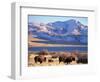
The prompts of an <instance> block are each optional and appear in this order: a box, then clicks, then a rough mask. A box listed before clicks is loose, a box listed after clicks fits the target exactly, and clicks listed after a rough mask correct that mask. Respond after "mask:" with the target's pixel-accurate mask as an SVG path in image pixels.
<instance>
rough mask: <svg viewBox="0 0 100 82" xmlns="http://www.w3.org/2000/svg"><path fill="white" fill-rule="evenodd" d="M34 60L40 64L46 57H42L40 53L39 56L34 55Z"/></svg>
mask: <svg viewBox="0 0 100 82" xmlns="http://www.w3.org/2000/svg"><path fill="white" fill-rule="evenodd" d="M34 61H35V63H37V62H40V64H41V63H42V62H45V61H46V57H44V56H42V55H40V56H35V57H34Z"/></svg>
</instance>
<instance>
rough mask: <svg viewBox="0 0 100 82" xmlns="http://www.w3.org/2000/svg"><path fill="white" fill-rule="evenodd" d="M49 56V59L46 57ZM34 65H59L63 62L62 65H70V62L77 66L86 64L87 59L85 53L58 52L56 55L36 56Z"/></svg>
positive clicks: (43, 54)
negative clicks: (45, 63)
mask: <svg viewBox="0 0 100 82" xmlns="http://www.w3.org/2000/svg"><path fill="white" fill-rule="evenodd" d="M48 56H49V57H48ZM33 60H34V62H35V63H40V64H42V63H43V62H48V63H53V62H55V61H57V62H58V63H59V64H60V63H61V62H63V63H64V64H70V63H71V62H73V61H74V62H76V63H77V64H79V63H80V64H87V63H88V58H87V54H86V53H83V54H82V53H79V52H58V53H51V54H50V53H48V54H47V53H46V54H45V53H43V52H42V54H39V55H36V56H35V57H34V58H33Z"/></svg>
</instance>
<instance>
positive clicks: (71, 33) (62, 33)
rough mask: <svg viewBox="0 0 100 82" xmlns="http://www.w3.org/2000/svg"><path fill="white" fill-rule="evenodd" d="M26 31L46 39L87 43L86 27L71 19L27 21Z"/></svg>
mask: <svg viewBox="0 0 100 82" xmlns="http://www.w3.org/2000/svg"><path fill="white" fill-rule="evenodd" d="M28 31H29V33H30V32H32V34H33V35H37V38H42V39H46V40H51V41H66V42H79V43H87V33H88V27H87V26H85V25H83V24H81V23H80V22H79V21H76V20H73V19H71V20H67V21H56V22H52V23H48V24H44V23H29V24H28Z"/></svg>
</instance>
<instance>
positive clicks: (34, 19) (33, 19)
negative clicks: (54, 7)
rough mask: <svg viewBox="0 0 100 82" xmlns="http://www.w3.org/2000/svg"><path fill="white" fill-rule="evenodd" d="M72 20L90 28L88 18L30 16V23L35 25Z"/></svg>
mask: <svg viewBox="0 0 100 82" xmlns="http://www.w3.org/2000/svg"><path fill="white" fill-rule="evenodd" d="M70 19H75V20H76V21H80V22H81V23H82V24H84V25H87V26H88V18H87V17H74V16H73V17H72V16H42V15H41V16H40V15H29V16H28V22H35V23H45V24H47V23H50V22H56V21H67V20H70Z"/></svg>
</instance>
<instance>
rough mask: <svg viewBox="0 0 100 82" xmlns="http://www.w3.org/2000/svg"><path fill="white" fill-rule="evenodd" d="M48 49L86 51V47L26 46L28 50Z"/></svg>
mask: <svg viewBox="0 0 100 82" xmlns="http://www.w3.org/2000/svg"><path fill="white" fill-rule="evenodd" d="M44 49H46V50H48V51H79V52H87V51H88V48H87V47H31V48H28V50H29V51H42V50H44Z"/></svg>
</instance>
